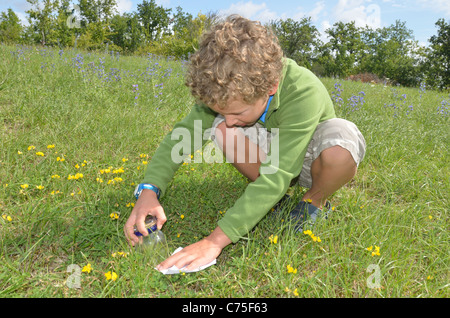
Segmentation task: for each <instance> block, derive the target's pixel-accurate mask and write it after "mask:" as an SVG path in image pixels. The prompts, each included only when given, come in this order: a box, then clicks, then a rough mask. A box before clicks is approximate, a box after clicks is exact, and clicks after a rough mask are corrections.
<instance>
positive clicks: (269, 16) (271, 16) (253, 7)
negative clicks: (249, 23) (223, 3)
mask: <svg viewBox="0 0 450 318" xmlns="http://www.w3.org/2000/svg"><path fill="white" fill-rule="evenodd" d="M230 14H239V15H241V16H243V17H245V18H247V19H252V20H258V21H261V22H263V23H264V22H269V21H270V20H275V19H277V14H276V12H274V11H271V10H269V9H268V8H267V5H266V3H265V2H263V3H261V4H256V3H253V2H252V1H248V2H242V1H241V2H238V3H233V4H231V6H230V7H229V8H228V9H223V10H220V11H219V15H221V16H228V15H230Z"/></svg>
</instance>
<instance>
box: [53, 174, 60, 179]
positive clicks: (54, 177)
mask: <svg viewBox="0 0 450 318" xmlns="http://www.w3.org/2000/svg"><path fill="white" fill-rule="evenodd" d="M59 178H61V177H60V176H58V175H57V174H54V175H53V176H52V179H59Z"/></svg>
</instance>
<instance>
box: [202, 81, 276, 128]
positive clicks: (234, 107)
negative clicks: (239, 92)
mask: <svg viewBox="0 0 450 318" xmlns="http://www.w3.org/2000/svg"><path fill="white" fill-rule="evenodd" d="M277 89H278V84H276V85H275V86H274V87H273V89H271V90H270V91H269V92H268V94H267V96H264V97H261V98H259V99H257V100H256V101H255V102H254V103H252V104H247V103H246V102H244V101H243V100H242V99H241V98H237V99H233V100H230V101H229V102H228V105H227V106H226V107H225V108H223V109H220V108H218V107H217V106H210V108H211V109H212V110H213V111H215V112H216V113H219V114H221V115H222V116H223V117H225V124H226V125H227V126H228V127H229V128H231V127H246V126H253V125H254V124H255V123H256V122H257V121H258V119H259V118H260V117H261V116H262V114H263V113H264V111H265V110H266V106H267V102H268V101H269V96H270V95H274V94H275V93H276V91H277Z"/></svg>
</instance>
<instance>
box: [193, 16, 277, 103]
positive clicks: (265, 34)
mask: <svg viewBox="0 0 450 318" xmlns="http://www.w3.org/2000/svg"><path fill="white" fill-rule="evenodd" d="M282 69H283V51H282V50H281V48H280V45H279V43H278V39H277V38H276V36H275V35H274V33H273V32H272V31H271V30H270V29H268V28H266V27H264V26H263V25H261V24H260V23H259V22H256V21H251V20H248V19H245V18H243V17H241V16H238V15H232V16H229V17H228V18H227V19H226V20H225V21H224V22H222V23H219V24H217V25H215V26H213V27H212V28H211V30H209V31H208V32H206V33H205V34H204V35H203V37H202V39H201V41H200V46H199V49H198V50H197V51H196V52H195V53H194V54H193V55H192V56H191V58H190V63H189V68H188V72H187V75H186V85H187V86H188V87H190V89H191V93H192V95H193V96H194V97H195V98H197V99H198V100H200V101H201V102H203V103H204V104H206V105H207V106H217V107H219V108H222V109H223V108H224V107H226V104H227V102H228V101H230V100H233V99H236V98H241V99H242V100H243V101H244V102H246V103H248V104H251V103H253V102H254V101H256V100H257V99H258V98H261V97H263V96H265V95H267V94H268V92H269V91H270V89H271V88H273V87H274V85H276V84H277V83H278V82H279V81H280V77H281V72H282Z"/></svg>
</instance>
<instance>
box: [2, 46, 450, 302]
mask: <svg viewBox="0 0 450 318" xmlns="http://www.w3.org/2000/svg"><path fill="white" fill-rule="evenodd" d="M183 72H184V68H183V63H182V62H180V61H173V60H170V59H162V58H158V57H155V56H147V57H125V56H117V55H109V54H106V53H105V54H100V53H86V52H82V51H74V50H65V51H58V50H52V49H42V48H35V47H33V48H29V47H19V46H16V47H11V46H0V83H1V85H0V107H1V112H0V137H1V139H0V140H1V141H0V146H1V149H2V151H1V152H0V215H1V216H2V217H1V218H0V238H1V243H0V257H1V260H2V261H1V263H0V296H1V297H4V298H11V297H114V298H115V297H163V298H166V297H220V298H222V297H250V298H253V297H270V298H272V297H275V298H285V297H289V298H291V297H292V298H296V297H377V298H378V297H380V298H381V297H448V296H449V271H448V269H449V257H448V255H449V249H448V246H449V232H448V225H449V224H448V204H449V202H448V193H450V186H449V175H450V174H449V166H450V164H449V157H450V156H449V155H450V154H449V148H448V145H449V144H450V140H449V131H448V127H449V117H450V114H449V110H448V108H446V107H448V105H449V104H450V96H449V95H448V94H447V93H441V92H435V91H431V90H426V89H424V88H422V89H419V88H403V87H385V86H383V85H379V84H377V85H372V84H363V83H358V82H349V81H344V80H334V79H326V78H324V79H322V80H323V82H324V84H325V85H326V87H327V88H328V89H329V92H330V94H331V95H332V97H333V100H334V101H335V107H336V111H337V113H338V115H339V116H340V117H344V118H346V119H349V120H351V121H353V122H355V123H356V124H357V125H358V127H359V128H360V129H361V131H362V132H363V134H364V136H365V138H366V141H367V145H368V149H367V154H366V158H365V159H364V161H363V162H362V164H361V165H360V168H359V171H358V174H357V176H356V177H355V179H354V180H353V181H352V182H350V183H349V184H348V185H347V186H345V187H344V188H342V189H341V190H339V191H338V192H337V193H336V194H334V196H333V197H332V198H331V201H332V203H333V205H334V207H335V210H334V212H333V214H332V215H331V217H330V218H328V219H327V220H321V221H320V222H317V224H316V225H315V226H314V227H313V228H311V231H312V232H313V234H314V235H315V236H316V237H320V240H321V242H318V241H317V240H316V241H314V240H313V239H312V237H311V236H309V235H305V234H299V235H294V234H293V233H292V231H291V230H290V227H289V224H287V223H286V222H284V220H283V219H280V218H274V217H273V216H272V215H268V216H267V217H266V218H264V219H263V220H262V221H261V222H260V223H259V224H258V226H257V227H255V229H253V230H252V231H251V232H250V233H249V235H248V237H247V238H246V239H243V240H241V241H239V242H238V243H236V244H233V245H230V246H228V247H226V248H225V249H224V251H223V252H222V254H221V255H220V256H219V258H218V260H217V264H216V265H215V266H212V267H210V268H208V269H207V270H205V271H202V272H198V273H193V274H186V275H173V276H169V275H168V276H164V275H162V274H160V273H158V272H157V271H155V270H154V269H153V267H154V265H156V264H157V263H158V262H159V261H160V260H161V259H162V258H163V257H165V256H164V255H166V254H167V252H169V251H173V250H174V249H175V248H176V247H178V246H186V245H188V244H191V243H193V242H195V241H197V240H199V239H201V238H202V237H204V236H205V235H208V234H209V233H210V231H211V230H212V229H214V228H215V227H216V224H217V221H218V220H219V219H220V218H221V217H222V215H223V213H224V211H226V210H227V208H228V207H230V206H231V205H232V204H233V202H234V201H235V200H236V199H237V198H238V197H239V195H240V194H241V193H242V192H243V191H244V189H245V187H246V185H247V180H246V179H244V178H243V177H242V176H240V175H239V173H238V172H237V171H235V170H234V168H232V167H231V166H230V165H229V164H208V163H195V164H194V163H192V164H187V165H183V166H181V168H180V169H179V171H177V173H176V175H175V177H174V179H173V181H172V183H171V184H170V186H169V188H168V191H167V194H166V196H165V197H164V198H163V199H162V204H163V206H164V208H165V212H166V214H167V217H168V220H169V221H168V222H167V223H166V225H165V226H164V228H163V232H164V233H165V235H166V237H167V238H168V241H169V251H166V252H165V253H163V254H162V255H161V254H156V253H155V254H145V253H140V252H137V251H135V250H133V249H132V248H130V247H129V246H128V245H127V243H126V242H125V239H124V235H123V230H122V228H123V225H124V223H125V222H126V219H127V217H128V215H129V213H130V212H131V210H132V205H133V202H134V199H133V195H132V192H133V189H134V186H135V184H137V183H139V182H140V180H141V178H142V176H143V172H144V169H145V162H146V161H148V160H149V159H150V158H151V156H152V154H153V153H154V151H155V150H156V148H157V146H158V144H159V142H160V141H161V140H162V138H163V137H164V135H165V134H166V133H167V132H169V131H170V129H171V128H172V125H173V124H174V123H175V122H177V121H178V120H179V119H181V118H183V116H185V115H186V114H187V113H188V112H189V109H190V107H192V105H193V99H192V98H191V97H190V96H189V91H188V89H187V88H186V87H184V85H183ZM161 84H162V85H161ZM133 85H134V86H133ZM136 85H137V87H136ZM138 93H139V94H138ZM339 98H341V99H339ZM410 106H411V107H410ZM53 145H54V146H53ZM49 146H50V147H49ZM58 158H59V159H58ZM62 159H64V160H62ZM57 176H59V178H58V177H57ZM70 176H72V177H70ZM26 185H28V187H27V186H26ZM289 191H290V193H291V194H292V195H293V197H294V198H297V197H299V196H300V195H301V194H302V193H303V191H305V190H304V189H301V188H298V187H293V188H291V189H290V190H289ZM288 208H289V207H286V208H285V210H286V211H287V210H288ZM111 213H117V216H118V218H116V217H114V216H115V215H114V214H113V215H111ZM274 238H276V240H274ZM371 246H372V250H371V251H369V250H368V248H369V247H371ZM375 246H376V247H378V248H379V255H372V252H374V251H375ZM122 253H124V254H122ZM88 264H90V266H91V269H92V270H91V271H90V272H82V269H83V268H84V267H85V266H87V265H88ZM373 268H375V269H376V270H375V271H374V270H373ZM107 272H114V273H116V274H117V279H116V280H114V281H113V280H107V279H106V277H105V273H107ZM77 275H80V276H79V277H78V276H77ZM377 275H378V276H377ZM77 277H78V278H79V279H78V278H77ZM77 279H78V280H77ZM377 279H378V280H377ZM368 280H369V283H368ZM77 282H78V285H77V284H76V283H77ZM370 282H375V285H373V284H372V285H371V284H370Z"/></svg>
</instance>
